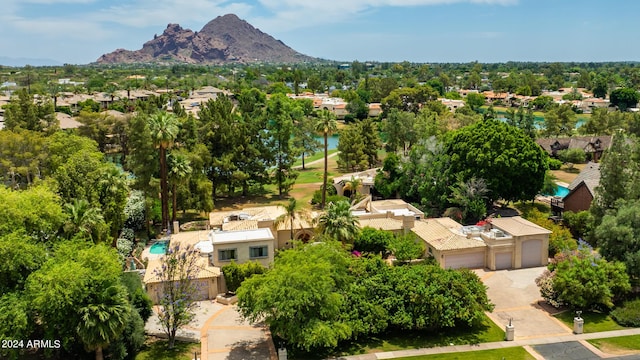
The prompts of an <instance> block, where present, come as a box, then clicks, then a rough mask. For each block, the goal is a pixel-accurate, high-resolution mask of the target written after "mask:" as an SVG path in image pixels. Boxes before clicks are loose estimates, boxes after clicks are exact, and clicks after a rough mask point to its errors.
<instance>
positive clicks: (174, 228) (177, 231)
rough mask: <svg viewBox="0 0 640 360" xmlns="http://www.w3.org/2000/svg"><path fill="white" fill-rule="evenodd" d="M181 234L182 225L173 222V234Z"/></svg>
mask: <svg viewBox="0 0 640 360" xmlns="http://www.w3.org/2000/svg"><path fill="white" fill-rule="evenodd" d="M179 232H180V223H179V222H178V221H174V222H173V233H174V234H176V235H178V233H179Z"/></svg>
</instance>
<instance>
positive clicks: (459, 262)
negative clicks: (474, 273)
mask: <svg viewBox="0 0 640 360" xmlns="http://www.w3.org/2000/svg"><path fill="white" fill-rule="evenodd" d="M444 267H445V269H459V268H469V269H476V268H483V267H484V251H479V252H474V253H468V254H458V255H445V256H444Z"/></svg>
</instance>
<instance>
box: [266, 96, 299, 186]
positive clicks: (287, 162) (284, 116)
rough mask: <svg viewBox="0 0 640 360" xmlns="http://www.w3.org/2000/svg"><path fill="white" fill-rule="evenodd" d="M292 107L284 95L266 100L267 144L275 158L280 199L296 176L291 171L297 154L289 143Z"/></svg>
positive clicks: (291, 132) (276, 180) (291, 127)
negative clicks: (268, 136) (268, 138)
mask: <svg viewBox="0 0 640 360" xmlns="http://www.w3.org/2000/svg"><path fill="white" fill-rule="evenodd" d="M292 107H293V104H291V100H289V99H288V98H287V97H286V96H284V95H280V94H277V95H274V96H272V97H271V98H270V99H269V100H267V109H266V116H267V119H268V125H267V129H268V130H269V135H270V141H269V143H270V145H271V148H272V149H273V153H274V157H275V169H274V171H275V183H276V185H277V186H278V195H279V196H280V197H282V196H283V195H284V194H285V193H287V192H289V190H290V189H291V187H292V186H293V183H294V182H295V179H296V178H297V176H298V174H297V173H296V172H295V171H294V170H293V163H294V162H295V157H296V156H297V154H296V153H295V151H294V148H293V144H292V141H291V137H292V136H293V119H292V118H291V110H292Z"/></svg>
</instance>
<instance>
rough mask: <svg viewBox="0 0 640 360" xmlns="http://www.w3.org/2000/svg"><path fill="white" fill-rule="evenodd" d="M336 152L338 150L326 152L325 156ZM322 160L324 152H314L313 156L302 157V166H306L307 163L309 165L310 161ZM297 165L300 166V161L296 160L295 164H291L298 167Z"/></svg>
mask: <svg viewBox="0 0 640 360" xmlns="http://www.w3.org/2000/svg"><path fill="white" fill-rule="evenodd" d="M336 152H338V149H333V150H329V151H327V156H329V155H331V154H333V153H336ZM322 158H324V150H320V151H318V152H316V153H315V154H313V155H311V156H305V157H304V164H305V166H306V164H308V163H310V162H312V161H315V160H320V159H322ZM299 165H302V160H301V159H298V160H296V162H295V163H293V166H299Z"/></svg>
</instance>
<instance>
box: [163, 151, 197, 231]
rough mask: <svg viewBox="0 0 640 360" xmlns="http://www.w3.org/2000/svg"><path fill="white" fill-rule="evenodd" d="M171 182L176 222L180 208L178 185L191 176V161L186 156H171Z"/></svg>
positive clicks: (173, 217) (172, 216) (172, 209)
mask: <svg viewBox="0 0 640 360" xmlns="http://www.w3.org/2000/svg"><path fill="white" fill-rule="evenodd" d="M168 163H169V180H170V181H171V198H172V201H173V202H172V208H171V221H176V211H177V208H178V184H181V183H182V182H183V181H186V180H187V179H188V178H189V176H190V175H191V171H193V169H192V168H191V161H189V159H188V158H187V157H186V156H185V155H184V154H173V153H171V154H169V159H168Z"/></svg>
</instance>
